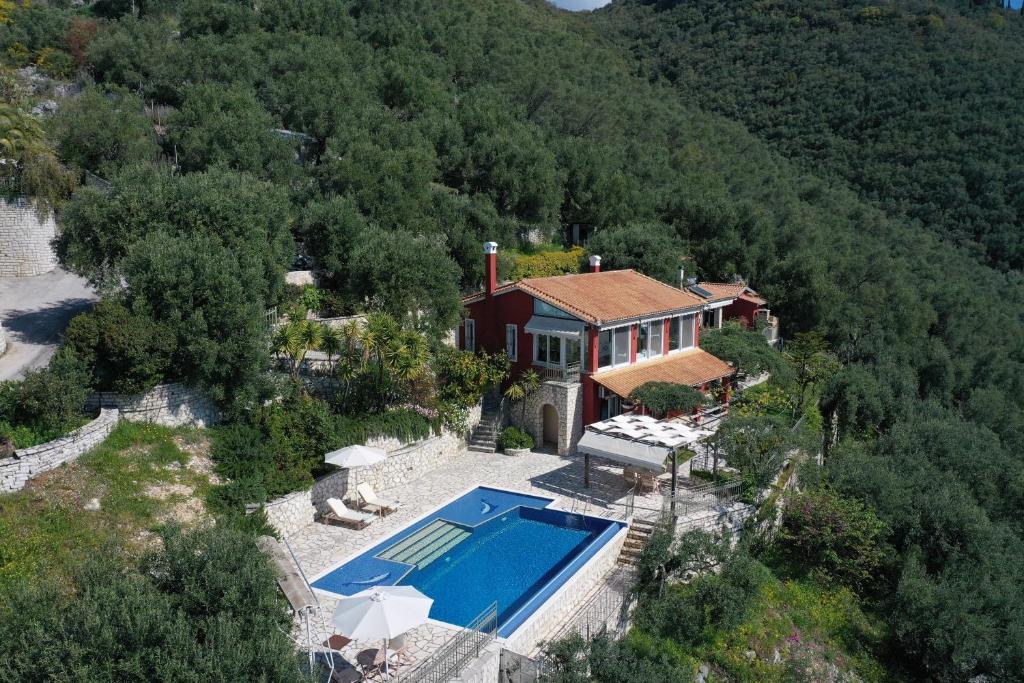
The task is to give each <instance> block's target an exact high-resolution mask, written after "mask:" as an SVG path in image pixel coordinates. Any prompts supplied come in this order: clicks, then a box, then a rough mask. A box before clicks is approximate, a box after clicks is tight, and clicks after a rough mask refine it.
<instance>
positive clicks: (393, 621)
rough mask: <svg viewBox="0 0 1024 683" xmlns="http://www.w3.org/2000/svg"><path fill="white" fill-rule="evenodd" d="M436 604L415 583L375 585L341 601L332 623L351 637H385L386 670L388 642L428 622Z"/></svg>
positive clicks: (377, 638)
mask: <svg viewBox="0 0 1024 683" xmlns="http://www.w3.org/2000/svg"><path fill="white" fill-rule="evenodd" d="M433 604H434V601H433V600H432V599H431V598H428V597H427V596H426V595H424V594H423V593H420V592H419V591H418V590H416V589H415V588H413V587H412V586H376V587H374V588H370V589H367V590H364V591H360V592H358V593H356V594H355V595H350V596H348V597H345V598H342V599H341V600H339V601H338V606H337V607H335V608H334V614H333V616H332V617H331V623H332V624H334V628H336V629H337V630H338V632H339V633H341V634H342V635H343V636H346V637H347V638H351V639H352V640H383V641H384V671H385V672H387V671H388V652H387V649H388V641H389V640H391V639H392V638H394V637H395V636H397V635H400V634H402V633H405V632H406V631H408V630H410V629H413V628H416V627H417V626H420V625H422V624H425V623H426V622H427V615H429V614H430V606H431V605H433Z"/></svg>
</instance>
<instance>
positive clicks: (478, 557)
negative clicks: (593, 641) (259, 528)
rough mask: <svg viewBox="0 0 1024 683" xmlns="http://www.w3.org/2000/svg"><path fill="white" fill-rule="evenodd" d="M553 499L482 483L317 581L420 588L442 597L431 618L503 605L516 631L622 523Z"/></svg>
mask: <svg viewBox="0 0 1024 683" xmlns="http://www.w3.org/2000/svg"><path fill="white" fill-rule="evenodd" d="M550 503H551V499H550V498H541V497H538V496H528V495H525V494H519V493H513V492H510V491H502V490H499V489H491V488H487V487H479V488H477V489H474V490H473V491H470V492H469V493H467V494H465V495H463V496H460V497H459V498H457V499H456V500H454V501H452V502H451V503H448V504H447V505H445V506H444V507H442V508H440V509H439V510H436V511H435V512H433V513H431V514H429V515H427V516H426V517H424V518H422V519H420V520H419V521H417V522H415V523H413V524H410V525H409V526H408V527H406V528H405V529H402V530H401V531H399V532H397V533H395V534H393V535H392V536H391V537H389V538H388V539H386V540H384V541H382V542H381V543H378V544H377V545H375V546H374V547H373V548H370V549H369V550H367V551H365V552H364V553H362V554H361V555H359V556H358V557H356V558H353V559H352V560H349V561H348V562H346V563H345V564H343V565H342V566H340V567H338V568H337V569H334V570H332V571H330V572H328V573H326V574H324V575H323V576H321V577H320V578H318V579H316V580H315V581H314V582H313V587H314V588H318V589H321V590H325V591H330V592H332V593H338V594H341V595H352V594H353V593H357V592H359V591H361V590H365V589H366V588H369V587H371V586H379V585H405V586H415V587H416V588H417V589H419V590H420V591H422V592H423V593H424V594H426V595H428V596H430V597H431V598H433V599H434V604H433V607H432V608H431V610H430V618H431V619H436V620H438V621H444V622H447V623H449V624H456V625H459V626H466V625H467V624H469V622H470V621H472V619H473V618H474V617H475V616H477V615H478V614H480V613H481V612H483V611H484V610H485V609H486V608H487V607H488V606H489V605H491V603H493V602H497V603H498V633H499V635H501V636H507V635H509V634H511V633H512V632H513V631H514V630H515V629H516V628H518V627H519V626H520V625H521V624H522V623H523V622H524V621H525V620H526V619H527V618H528V617H529V616H530V614H532V613H533V612H534V611H535V610H536V609H537V608H538V607H539V606H540V605H541V604H543V603H544V601H545V600H546V599H547V598H548V597H550V596H551V595H552V594H553V593H554V592H555V591H556V590H558V588H560V587H561V586H562V585H563V584H564V583H565V581H567V580H568V579H569V578H570V577H571V576H572V575H573V574H574V573H575V572H576V571H577V570H578V569H579V568H580V567H581V566H583V564H585V563H586V561H587V560H589V559H590V558H591V557H592V556H593V555H594V553H596V552H597V550H599V549H600V548H601V547H602V546H603V545H604V544H605V543H606V542H607V541H608V540H609V539H611V537H612V536H614V535H615V534H616V533H617V532H618V531H619V529H621V528H622V526H623V525H622V524H621V523H620V522H615V521H611V520H606V519H599V518H594V517H584V516H583V515H576V514H570V513H566V512H561V511H559V510H548V509H546V507H547V505H548V504H550Z"/></svg>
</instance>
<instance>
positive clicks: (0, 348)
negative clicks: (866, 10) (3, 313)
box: [0, 322, 7, 356]
mask: <svg viewBox="0 0 1024 683" xmlns="http://www.w3.org/2000/svg"><path fill="white" fill-rule="evenodd" d="M5 351H7V333H6V332H4V324H3V323H2V322H0V356H2V355H4V352H5Z"/></svg>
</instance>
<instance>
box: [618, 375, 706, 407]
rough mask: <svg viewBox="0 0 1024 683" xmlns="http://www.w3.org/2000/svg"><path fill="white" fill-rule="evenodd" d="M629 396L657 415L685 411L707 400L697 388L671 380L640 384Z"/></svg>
mask: <svg viewBox="0 0 1024 683" xmlns="http://www.w3.org/2000/svg"><path fill="white" fill-rule="evenodd" d="M629 397H630V398H631V399H633V400H634V401H636V402H637V403H640V404H641V405H643V406H644V407H646V408H647V409H648V410H650V411H651V412H653V413H655V414H657V415H665V414H666V413H687V412H690V411H691V410H693V409H694V408H696V407H698V406H701V405H703V404H704V403H705V402H706V401H707V399H706V397H705V396H704V394H702V393H701V392H700V391H698V390H697V389H694V388H693V387H690V386H686V385H685V384H673V383H672V382H647V383H646V384H641V385H640V386H638V387H637V388H636V389H634V390H633V391H632V392H631V393H630V394H629Z"/></svg>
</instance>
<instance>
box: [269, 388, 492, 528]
mask: <svg viewBox="0 0 1024 683" xmlns="http://www.w3.org/2000/svg"><path fill="white" fill-rule="evenodd" d="M479 422H480V406H479V405H477V406H476V407H475V408H473V409H471V410H470V415H469V425H470V427H471V428H472V427H473V426H475V425H476V424H478V423H479ZM367 445H368V446H374V447H376V448H383V449H384V450H386V451H388V458H387V460H385V461H384V462H382V463H379V464H377V465H374V466H373V467H369V468H367V467H362V468H359V469H354V470H339V471H338V472H333V473H331V474H328V475H326V476H324V477H321V478H320V479H317V480H316V482H315V483H314V484H313V487H312V488H310V489H308V490H306V491H297V492H295V493H290V494H288V495H287V496H283V497H281V498H278V499H277V500H274V501H271V502H269V503H267V504H266V505H265V506H264V510H265V511H266V514H267V520H268V521H269V522H270V524H271V525H273V527H274V528H275V529H277V530H278V532H280V533H281V534H282V535H285V536H287V535H290V534H294V533H295V532H297V531H299V530H300V529H303V528H304V527H306V526H308V525H309V524H311V523H312V522H313V517H314V516H315V515H316V514H319V513H323V512H325V511H326V509H327V505H326V500H327V499H328V498H341V499H345V498H354V497H355V495H356V494H355V486H356V484H358V483H359V482H364V481H365V482H369V483H370V484H371V485H372V486H373V488H374V489H376V490H377V491H383V490H385V489H389V488H392V487H395V486H400V485H402V484H406V483H408V482H410V481H413V480H414V479H417V478H419V477H422V476H423V475H424V474H426V473H427V472H432V471H434V470H436V469H437V468H439V467H442V466H444V465H447V464H448V463H450V462H452V461H453V460H455V459H456V458H457V457H459V455H460V454H461V453H462V452H463V450H464V449H465V447H466V435H465V434H456V433H453V432H444V433H442V434H441V435H440V436H433V437H430V438H427V439H423V440H422V441H417V442H415V443H412V444H403V443H401V442H400V441H399V440H398V439H392V438H381V439H370V440H369V441H368V443H367ZM350 492H351V494H350Z"/></svg>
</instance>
